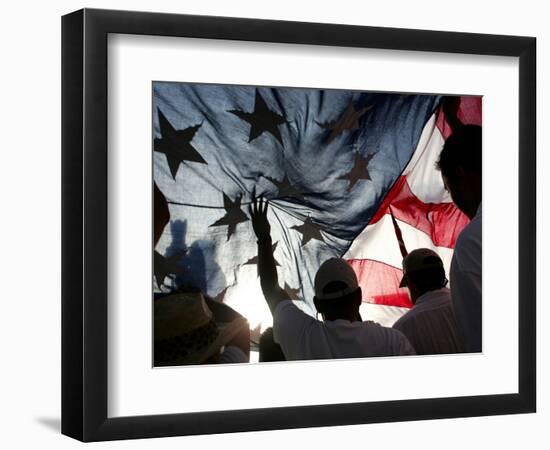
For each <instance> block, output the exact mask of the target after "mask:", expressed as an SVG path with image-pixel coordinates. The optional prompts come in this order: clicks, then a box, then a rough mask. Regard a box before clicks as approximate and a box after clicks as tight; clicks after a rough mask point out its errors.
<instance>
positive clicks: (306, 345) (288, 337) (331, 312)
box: [250, 198, 415, 360]
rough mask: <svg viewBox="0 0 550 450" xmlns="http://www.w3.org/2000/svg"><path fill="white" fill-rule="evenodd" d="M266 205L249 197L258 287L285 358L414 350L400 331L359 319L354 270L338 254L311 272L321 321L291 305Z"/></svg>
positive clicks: (394, 353) (357, 355) (358, 298)
mask: <svg viewBox="0 0 550 450" xmlns="http://www.w3.org/2000/svg"><path fill="white" fill-rule="evenodd" d="M267 208H268V203H267V201H264V199H263V198H260V199H259V200H257V199H254V201H253V202H252V205H251V206H250V215H251V218H252V226H253V228H254V232H255V233H256V237H257V238H258V269H259V273H260V282H261V286H262V291H263V294H264V297H265V299H266V301H267V304H268V305H269V308H270V310H271V313H272V314H273V334H274V339H275V341H276V342H278V343H279V345H280V346H281V348H282V350H283V353H284V355H285V358H286V359H287V360H308V359H333V358H354V357H369V356H396V355H412V354H415V352H414V349H413V348H412V346H411V345H410V343H409V341H408V340H407V338H406V337H405V336H404V335H403V334H402V333H401V332H399V331H397V330H393V329H391V328H386V327H382V326H381V325H379V324H377V323H374V322H363V321H362V320H361V316H360V314H359V306H360V305H361V288H360V287H359V285H358V282H357V277H356V275H355V272H354V271H353V269H352V268H351V266H350V265H349V264H348V263H347V262H346V261H344V260H343V259H341V258H331V259H329V260H327V261H325V262H324V263H323V264H322V265H321V267H320V268H319V270H318V272H317V274H316V276H315V281H314V288H315V297H314V299H313V300H314V304H315V307H316V309H317V311H318V313H320V314H321V316H322V317H323V319H324V321H319V320H317V319H315V318H314V317H311V316H309V315H308V314H306V313H304V312H303V311H302V310H300V309H299V308H298V307H296V305H294V303H292V301H291V300H290V298H289V296H288V294H287V293H286V292H285V291H284V290H283V289H282V288H281V287H280V286H279V283H278V279H277V270H276V267H275V261H274V259H273V251H272V244H271V235H270V225H269V221H268V219H267Z"/></svg>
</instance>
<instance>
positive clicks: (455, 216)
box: [344, 96, 481, 326]
mask: <svg viewBox="0 0 550 450" xmlns="http://www.w3.org/2000/svg"><path fill="white" fill-rule="evenodd" d="M460 124H475V125H481V97H469V96H463V97H447V98H445V99H444V102H443V104H442V105H441V106H440V107H439V108H437V110H436V111H435V112H434V114H433V115H432V116H431V117H430V118H429V120H428V121H427V123H426V125H425V126H424V129H423V131H422V136H421V137H420V140H419V141H418V145H417V148H416V150H415V152H414V154H413V156H412V158H411V160H410V161H409V163H408V164H407V166H406V167H405V170H404V171H403V173H402V174H401V175H400V176H399V177H398V178H397V179H396V181H395V183H394V184H393V186H392V188H391V189H390V190H389V192H388V193H387V195H386V197H385V198H384V200H383V201H382V203H381V204H380V206H379V208H378V211H377V212H376V214H375V215H374V216H373V217H372V218H371V220H370V222H369V224H368V225H367V226H366V227H365V229H364V230H363V231H362V232H361V233H360V234H359V236H358V237H357V238H356V239H355V240H354V242H353V244H352V245H351V247H350V248H349V250H348V251H347V252H346V254H345V255H344V258H346V259H347V260H348V262H349V263H350V264H351V265H352V267H353V268H354V270H355V272H356V273H357V276H358V279H359V284H360V285H361V287H362V290H363V304H362V308H361V312H362V315H363V316H365V317H368V318H369V319H371V320H374V321H376V322H379V323H381V324H382V325H386V326H391V325H393V323H394V322H395V321H396V320H397V319H399V317H401V316H402V315H403V314H404V313H406V312H407V310H408V309H409V308H411V307H412V303H411V301H410V298H409V295H408V292H407V289H406V288H401V289H400V288H399V283H400V281H401V278H402V276H403V272H402V270H401V267H402V265H401V263H402V259H403V257H402V253H401V251H400V248H399V245H398V242H397V237H396V233H395V231H396V228H397V229H398V230H399V231H400V232H401V235H402V241H403V243H404V244H405V247H406V249H407V250H408V251H411V250H414V249H415V248H421V247H425V248H430V249H432V250H434V251H435V252H437V253H438V254H439V256H440V257H441V259H442V260H443V263H444V266H445V269H446V273H447V276H448V274H449V269H450V264H451V259H452V256H453V248H454V246H455V242H456V239H457V237H458V235H459V234H460V232H461V231H462V229H463V228H464V226H465V225H466V224H467V223H468V221H469V219H468V218H467V217H466V216H465V215H464V214H463V213H462V212H460V211H459V210H458V208H457V207H456V206H455V205H454V204H453V203H452V200H451V197H450V195H449V193H448V192H447V191H446V190H445V187H444V185H443V181H442V179H441V173H440V172H439V171H438V170H437V169H436V162H437V160H438V159H439V154H440V153H441V150H442V149H443V145H444V144H445V140H446V139H447V138H448V137H449V136H450V134H451V132H452V128H453V127H455V126H457V125H460ZM392 215H393V216H394V218H395V222H396V225H394V223H393V221H392V217H391V216H392ZM392 237H393V239H394V240H395V242H396V244H395V245H394V246H391V245H387V243H388V242H390V241H391V240H392ZM449 286H450V284H449Z"/></svg>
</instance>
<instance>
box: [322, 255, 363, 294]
mask: <svg viewBox="0 0 550 450" xmlns="http://www.w3.org/2000/svg"><path fill="white" fill-rule="evenodd" d="M333 281H340V282H342V283H344V284H345V285H346V286H347V287H346V288H344V289H342V290H340V291H337V292H330V293H326V292H325V287H326V286H327V285H328V284H329V283H332V282H333ZM314 287H315V296H316V297H317V298H318V299H320V300H330V299H335V298H340V297H343V296H344V295H348V294H351V293H352V292H354V291H356V290H357V288H358V287H359V283H358V282H357V275H355V272H354V270H353V269H352V267H351V266H350V265H349V264H348V262H347V261H346V260H344V259H342V258H330V259H327V260H326V261H325V262H324V263H323V264H321V267H319V270H318V271H317V274H316V275H315V282H314Z"/></svg>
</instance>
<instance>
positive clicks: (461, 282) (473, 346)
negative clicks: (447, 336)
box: [450, 204, 481, 352]
mask: <svg viewBox="0 0 550 450" xmlns="http://www.w3.org/2000/svg"><path fill="white" fill-rule="evenodd" d="M450 278H451V279H450V281H451V298H452V301H453V308H454V312H455V316H456V321H457V323H458V327H459V329H460V330H461V331H462V333H463V335H464V346H465V350H466V351H467V352H480V351H481V204H480V205H479V207H478V209H477V213H476V215H475V216H474V218H473V219H472V221H471V222H470V223H469V224H468V225H466V227H465V228H464V229H463V230H462V232H461V233H460V235H459V236H458V239H457V241H456V246H455V251H454V254H453V260H452V262H451V277H450Z"/></svg>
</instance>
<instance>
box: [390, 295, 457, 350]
mask: <svg viewBox="0 0 550 450" xmlns="http://www.w3.org/2000/svg"><path fill="white" fill-rule="evenodd" d="M393 328H395V329H396V330H399V331H401V332H402V333H403V334H404V335H405V336H406V337H407V339H408V340H409V342H410V343H411V345H412V346H413V347H414V349H415V350H416V353H417V354H418V355H432V354H445V353H459V352H462V351H464V344H463V343H462V335H461V333H460V332H459V331H458V327H457V324H456V319H455V316H454V312H453V305H452V303H451V291H449V289H447V288H442V289H436V290H434V291H430V292H426V293H425V294H423V295H421V296H420V297H418V298H417V299H416V303H415V305H414V306H413V307H412V309H411V310H410V311H409V312H407V313H406V314H405V315H404V316H402V317H401V318H400V319H399V320H398V321H397V322H395V323H394V325H393Z"/></svg>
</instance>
